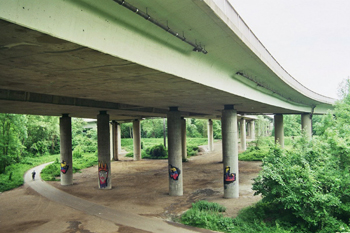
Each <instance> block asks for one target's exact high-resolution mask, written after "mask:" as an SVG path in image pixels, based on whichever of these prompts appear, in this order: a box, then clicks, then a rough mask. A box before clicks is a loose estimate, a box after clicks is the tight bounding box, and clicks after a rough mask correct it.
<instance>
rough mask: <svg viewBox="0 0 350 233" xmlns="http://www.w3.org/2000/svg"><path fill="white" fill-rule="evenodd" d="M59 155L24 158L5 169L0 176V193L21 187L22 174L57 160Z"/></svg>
mask: <svg viewBox="0 0 350 233" xmlns="http://www.w3.org/2000/svg"><path fill="white" fill-rule="evenodd" d="M58 157H59V155H45V156H41V157H25V158H23V159H22V161H21V163H16V164H12V165H10V166H8V167H6V170H5V172H4V173H2V174H0V192H4V191H7V190H11V189H14V188H17V187H19V186H21V185H23V182H24V179H23V176H24V173H25V172H26V171H28V170H29V169H31V168H33V167H35V166H38V165H40V164H43V163H48V162H52V161H55V160H56V159H58Z"/></svg>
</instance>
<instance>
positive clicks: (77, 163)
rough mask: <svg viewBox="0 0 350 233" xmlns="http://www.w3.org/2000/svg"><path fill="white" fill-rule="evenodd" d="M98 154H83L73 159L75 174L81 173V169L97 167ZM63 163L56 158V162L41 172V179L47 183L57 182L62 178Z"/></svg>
mask: <svg viewBox="0 0 350 233" xmlns="http://www.w3.org/2000/svg"><path fill="white" fill-rule="evenodd" d="M97 162H98V161H97V155H96V154H92V153H90V154H82V155H80V156H79V157H75V158H73V173H76V172H79V171H80V170H81V169H84V168H87V167H91V166H94V165H97ZM60 171H61V162H60V161H59V160H58V158H56V160H55V162H54V163H52V164H50V165H48V166H46V167H45V168H44V169H43V170H42V172H41V178H42V179H43V180H46V181H55V180H57V179H56V177H59V176H60Z"/></svg>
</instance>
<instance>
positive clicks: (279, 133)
mask: <svg viewBox="0 0 350 233" xmlns="http://www.w3.org/2000/svg"><path fill="white" fill-rule="evenodd" d="M274 118H275V119H274V123H275V143H279V144H280V145H281V147H282V148H284V128H283V115H282V114H275V117H274Z"/></svg>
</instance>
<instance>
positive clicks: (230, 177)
mask: <svg viewBox="0 0 350 233" xmlns="http://www.w3.org/2000/svg"><path fill="white" fill-rule="evenodd" d="M230 170H231V168H230V167H228V166H227V167H226V168H225V173H224V184H230V183H232V182H234V181H236V173H230Z"/></svg>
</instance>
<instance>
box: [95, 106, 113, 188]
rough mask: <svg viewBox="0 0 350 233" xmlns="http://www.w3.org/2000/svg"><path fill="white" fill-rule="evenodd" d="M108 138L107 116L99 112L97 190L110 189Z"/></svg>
mask: <svg viewBox="0 0 350 233" xmlns="http://www.w3.org/2000/svg"><path fill="white" fill-rule="evenodd" d="M109 136H110V135H109V115H108V114H107V112H106V111H100V114H98V115H97V147H98V188H99V189H111V188H112V179H111V159H110V139H109Z"/></svg>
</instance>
